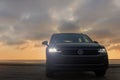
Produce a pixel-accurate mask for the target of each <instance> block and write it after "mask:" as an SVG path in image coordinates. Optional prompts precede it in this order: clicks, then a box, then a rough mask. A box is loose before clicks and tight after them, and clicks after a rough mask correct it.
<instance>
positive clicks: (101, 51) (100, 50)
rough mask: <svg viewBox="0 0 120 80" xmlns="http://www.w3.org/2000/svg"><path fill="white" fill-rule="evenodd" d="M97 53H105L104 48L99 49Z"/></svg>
mask: <svg viewBox="0 0 120 80" xmlns="http://www.w3.org/2000/svg"><path fill="white" fill-rule="evenodd" d="M98 52H99V53H106V49H105V48H101V49H99V50H98Z"/></svg>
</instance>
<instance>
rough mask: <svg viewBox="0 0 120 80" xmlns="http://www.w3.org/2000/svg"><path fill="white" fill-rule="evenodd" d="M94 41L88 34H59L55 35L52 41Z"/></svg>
mask: <svg viewBox="0 0 120 80" xmlns="http://www.w3.org/2000/svg"><path fill="white" fill-rule="evenodd" d="M90 42H93V41H92V40H91V39H90V38H89V37H88V36H87V35H80V34H59V35H54V36H53V37H52V39H51V43H90Z"/></svg>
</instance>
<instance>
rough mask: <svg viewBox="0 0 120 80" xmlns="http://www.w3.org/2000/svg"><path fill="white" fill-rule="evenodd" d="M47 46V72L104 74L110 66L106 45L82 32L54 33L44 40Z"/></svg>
mask: <svg viewBox="0 0 120 80" xmlns="http://www.w3.org/2000/svg"><path fill="white" fill-rule="evenodd" d="M42 44H43V45H47V48H46V74H47V76H48V77H50V76H53V74H54V73H55V72H57V71H94V72H95V74H96V76H104V75H105V73H106V70H107V68H108V55H107V51H106V49H105V47H104V46H102V45H100V44H99V43H98V42H97V41H92V40H91V39H90V38H89V37H88V36H87V35H86V34H82V33H80V34H79V33H58V34H53V35H52V37H51V40H50V42H49V44H48V41H43V42H42Z"/></svg>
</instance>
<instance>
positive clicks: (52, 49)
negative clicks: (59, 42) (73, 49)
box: [48, 48, 61, 53]
mask: <svg viewBox="0 0 120 80" xmlns="http://www.w3.org/2000/svg"><path fill="white" fill-rule="evenodd" d="M48 52H50V53H56V52H61V51H58V50H57V49H56V48H49V49H48Z"/></svg>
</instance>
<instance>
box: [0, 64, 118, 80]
mask: <svg viewBox="0 0 120 80" xmlns="http://www.w3.org/2000/svg"><path fill="white" fill-rule="evenodd" d="M0 80H120V67H112V68H109V69H108V71H107V74H106V76H105V77H103V78H98V77H96V76H95V75H94V73H92V72H82V73H58V74H56V76H55V77H53V78H47V77H46V76H45V65H40V64H37V65H20V64H17V65H11V64H9V65H0Z"/></svg>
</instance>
